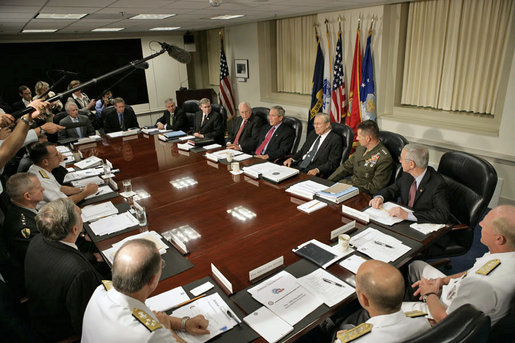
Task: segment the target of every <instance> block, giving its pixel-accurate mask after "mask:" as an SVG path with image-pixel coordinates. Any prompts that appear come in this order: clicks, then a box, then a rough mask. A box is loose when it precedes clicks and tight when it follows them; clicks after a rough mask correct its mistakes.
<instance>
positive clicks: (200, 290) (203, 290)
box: [190, 281, 215, 297]
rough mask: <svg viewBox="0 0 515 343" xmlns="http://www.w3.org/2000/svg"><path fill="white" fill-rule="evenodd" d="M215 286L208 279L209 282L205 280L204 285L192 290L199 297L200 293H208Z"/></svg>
mask: <svg viewBox="0 0 515 343" xmlns="http://www.w3.org/2000/svg"><path fill="white" fill-rule="evenodd" d="M213 287H215V286H214V285H213V284H212V283H211V282H209V281H207V282H204V283H203V284H202V285H200V286H197V287H195V288H193V289H192V290H191V291H190V292H191V294H193V295H194V296H196V297H198V296H199V295H201V294H202V293H206V292H207V291H209V290H210V289H211V288H213Z"/></svg>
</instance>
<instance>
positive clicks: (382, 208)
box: [379, 206, 390, 214]
mask: <svg viewBox="0 0 515 343" xmlns="http://www.w3.org/2000/svg"><path fill="white" fill-rule="evenodd" d="M379 209H381V210H383V211H385V212H386V213H388V214H390V212H388V211H387V210H385V209H384V207H383V206H381V207H379Z"/></svg>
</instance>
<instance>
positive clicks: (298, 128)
mask: <svg viewBox="0 0 515 343" xmlns="http://www.w3.org/2000/svg"><path fill="white" fill-rule="evenodd" d="M283 123H284V124H286V125H289V126H291V127H292V128H293V130H295V140H294V141H293V146H292V148H291V151H290V154H291V155H293V154H294V153H295V152H296V151H297V148H298V147H299V142H300V138H301V136H302V123H301V121H300V120H298V119H297V118H293V117H287V116H284V119H283Z"/></svg>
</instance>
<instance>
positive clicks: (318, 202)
mask: <svg viewBox="0 0 515 343" xmlns="http://www.w3.org/2000/svg"><path fill="white" fill-rule="evenodd" d="M318 204H320V201H317V202H316V203H314V204H313V205H311V206H309V207H308V209H309V208H311V207H313V206H316V205H318Z"/></svg>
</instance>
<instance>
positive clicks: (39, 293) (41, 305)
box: [25, 198, 102, 342]
mask: <svg viewBox="0 0 515 343" xmlns="http://www.w3.org/2000/svg"><path fill="white" fill-rule="evenodd" d="M36 224H37V226H38V229H39V231H40V232H41V234H40V235H37V236H36V237H34V238H33V239H32V241H31V242H30V244H29V248H28V249H27V254H26V256H25V287H26V289H27V295H28V297H29V299H30V301H29V316H30V319H31V323H32V326H33V328H34V329H35V331H36V332H37V333H38V334H39V335H41V336H42V338H43V339H44V340H45V341H52V342H55V341H62V340H68V341H74V340H78V339H79V337H80V333H81V330H82V317H83V315H84V311H85V309H86V306H87V304H88V301H89V298H90V297H91V295H92V294H93V292H94V291H95V288H96V287H97V286H98V285H99V284H100V282H101V279H102V277H101V276H100V274H99V273H98V272H97V271H96V270H95V268H93V266H92V265H91V264H90V263H89V262H88V260H87V259H86V257H85V256H84V255H83V254H82V253H81V252H80V251H79V250H78V249H77V246H76V244H75V242H76V241H77V238H78V237H79V235H80V233H81V231H82V219H81V216H80V209H79V208H78V207H77V206H75V204H74V203H73V201H72V200H71V199H67V198H66V199H59V200H55V201H53V202H51V203H48V204H46V205H45V206H43V207H42V208H41V209H40V210H39V212H38V214H37V215H36ZM43 257H44V258H43Z"/></svg>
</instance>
